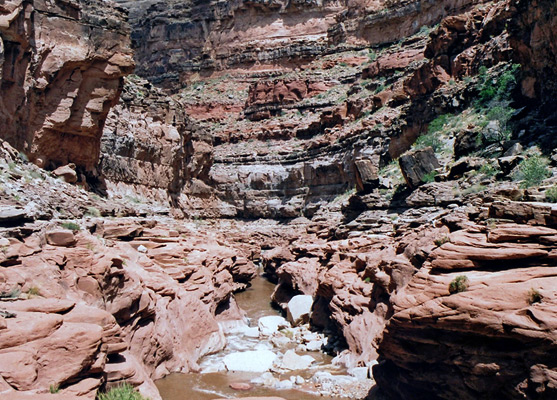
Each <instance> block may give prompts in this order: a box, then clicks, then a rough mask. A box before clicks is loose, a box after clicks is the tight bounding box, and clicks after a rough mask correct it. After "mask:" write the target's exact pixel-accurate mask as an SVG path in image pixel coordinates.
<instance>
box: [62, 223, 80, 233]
mask: <svg viewBox="0 0 557 400" xmlns="http://www.w3.org/2000/svg"><path fill="white" fill-rule="evenodd" d="M60 225H61V226H62V228H64V229H69V230H71V231H78V230H80V229H81V227H80V226H79V225H78V224H76V223H75V222H63V223H61V224H60Z"/></svg>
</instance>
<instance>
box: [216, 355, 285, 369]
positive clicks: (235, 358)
mask: <svg viewBox="0 0 557 400" xmlns="http://www.w3.org/2000/svg"><path fill="white" fill-rule="evenodd" d="M276 358H277V355H276V354H275V353H273V352H272V351H269V350H257V351H244V352H240V353H231V354H228V355H226V356H225V357H224V365H225V366H226V369H227V370H228V371H232V372H265V371H269V370H270V369H271V367H272V366H273V362H274V361H275V359H276Z"/></svg>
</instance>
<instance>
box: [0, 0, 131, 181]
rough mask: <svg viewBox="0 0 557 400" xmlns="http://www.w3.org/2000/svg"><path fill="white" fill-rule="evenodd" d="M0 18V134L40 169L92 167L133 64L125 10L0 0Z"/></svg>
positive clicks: (89, 0) (90, 2)
mask: <svg viewBox="0 0 557 400" xmlns="http://www.w3.org/2000/svg"><path fill="white" fill-rule="evenodd" d="M0 19H1V23H0V26H1V27H0V35H1V41H0V43H1V44H0V49H1V50H2V51H1V54H2V56H1V58H0V63H1V64H2V69H1V71H2V89H1V94H2V95H1V97H0V124H1V125H2V127H3V128H2V129H1V135H2V138H4V139H6V140H8V141H9V142H10V143H11V144H12V145H14V146H15V147H16V148H17V149H18V150H20V151H23V152H24V153H25V154H27V156H28V157H29V158H30V159H31V160H32V161H34V162H36V163H37V164H38V165H40V166H48V167H56V166H59V165H62V164H67V163H68V162H73V163H75V164H76V165H78V166H79V167H81V168H84V169H87V170H92V169H93V168H94V167H95V166H96V164H97V161H98V157H99V145H100V137H101V134H102V129H103V126H104V121H105V118H106V116H107V114H108V112H109V110H110V107H112V106H114V105H115V104H116V102H117V101H118V96H119V95H120V91H121V90H122V77H123V76H125V75H127V74H128V73H130V72H131V70H132V69H133V67H134V63H133V60H132V54H131V50H130V48H129V44H130V41H129V36H128V35H129V30H128V27H127V24H126V22H125V14H124V13H123V12H122V10H120V9H117V8H115V7H114V6H110V5H109V4H108V3H104V2H99V1H95V0H84V1H80V2H69V3H68V2H63V1H55V2H46V1H40V0H37V1H33V2H31V1H13V2H8V3H4V4H3V5H2V6H0ZM53 26H55V27H56V29H52V27H53Z"/></svg>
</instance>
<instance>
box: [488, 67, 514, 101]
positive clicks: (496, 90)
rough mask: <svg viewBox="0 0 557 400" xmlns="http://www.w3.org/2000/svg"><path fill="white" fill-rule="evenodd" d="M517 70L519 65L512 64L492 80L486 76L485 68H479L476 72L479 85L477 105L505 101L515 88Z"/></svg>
mask: <svg viewBox="0 0 557 400" xmlns="http://www.w3.org/2000/svg"><path fill="white" fill-rule="evenodd" d="M519 68H520V65H519V64H513V65H511V66H510V68H508V69H507V70H506V71H504V72H503V73H502V74H501V75H500V76H499V77H498V78H494V77H491V76H489V75H488V70H487V68H486V67H485V66H482V67H480V69H479V71H478V80H479V83H480V85H481V86H480V92H479V94H478V103H479V105H486V104H487V103H489V102H490V101H492V100H497V101H502V100H507V99H508V98H509V97H510V93H511V92H512V90H513V89H514V87H515V86H516V83H517V78H516V75H517V72H518V69H519Z"/></svg>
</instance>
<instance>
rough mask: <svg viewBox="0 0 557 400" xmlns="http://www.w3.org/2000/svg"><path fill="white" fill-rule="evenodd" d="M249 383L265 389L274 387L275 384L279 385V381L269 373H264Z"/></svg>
mask: <svg viewBox="0 0 557 400" xmlns="http://www.w3.org/2000/svg"><path fill="white" fill-rule="evenodd" d="M251 383H255V384H258V385H264V386H267V387H274V386H275V385H276V384H278V383H279V379H278V378H275V376H274V375H273V374H272V373H270V372H264V373H262V374H261V375H260V376H259V377H257V378H254V379H252V380H251Z"/></svg>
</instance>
